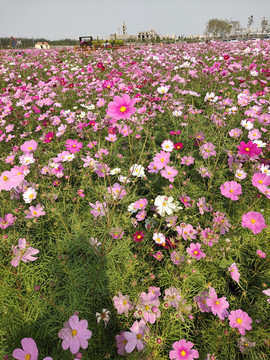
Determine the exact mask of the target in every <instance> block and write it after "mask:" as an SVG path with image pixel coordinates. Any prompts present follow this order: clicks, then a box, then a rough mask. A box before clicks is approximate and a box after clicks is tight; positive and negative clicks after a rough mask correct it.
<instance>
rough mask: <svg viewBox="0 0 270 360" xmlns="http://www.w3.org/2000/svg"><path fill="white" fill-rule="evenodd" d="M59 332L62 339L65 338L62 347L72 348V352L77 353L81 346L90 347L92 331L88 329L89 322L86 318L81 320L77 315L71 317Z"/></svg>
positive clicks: (65, 348)
mask: <svg viewBox="0 0 270 360" xmlns="http://www.w3.org/2000/svg"><path fill="white" fill-rule="evenodd" d="M64 325H65V327H64V328H63V329H61V330H60V331H59V333H58V336H59V337H60V339H62V340H63V342H62V348H63V349H64V350H67V349H68V348H70V351H71V352H72V354H76V353H77V352H78V351H79V349H80V347H81V348H83V349H86V348H87V347H88V341H87V340H88V339H90V338H91V336H92V332H91V331H90V330H88V329H87V327H88V322H87V321H86V320H81V321H79V318H78V316H77V315H73V316H71V317H70V319H69V321H68V323H65V324H64Z"/></svg>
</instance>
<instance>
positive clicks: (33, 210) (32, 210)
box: [25, 204, 45, 219]
mask: <svg viewBox="0 0 270 360" xmlns="http://www.w3.org/2000/svg"><path fill="white" fill-rule="evenodd" d="M42 215H45V211H44V210H43V206H41V205H40V204H38V205H37V206H36V207H35V206H30V207H29V211H28V213H27V214H26V216H25V218H26V219H33V218H38V217H40V216H42Z"/></svg>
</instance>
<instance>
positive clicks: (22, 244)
mask: <svg viewBox="0 0 270 360" xmlns="http://www.w3.org/2000/svg"><path fill="white" fill-rule="evenodd" d="M11 248H12V251H13V255H15V258H14V259H12V260H11V262H10V264H11V265H12V266H14V267H17V266H18V265H19V262H20V261H23V262H25V263H28V262H29V261H35V260H37V258H36V257H34V256H32V255H36V254H38V253H39V250H37V249H34V248H32V247H31V246H30V247H28V246H27V244H26V240H25V239H24V238H23V239H22V238H20V239H19V241H18V246H13V245H12V247H11ZM18 248H19V249H18Z"/></svg>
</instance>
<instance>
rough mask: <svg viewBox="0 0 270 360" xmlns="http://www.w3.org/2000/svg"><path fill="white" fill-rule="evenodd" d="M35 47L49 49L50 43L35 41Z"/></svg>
mask: <svg viewBox="0 0 270 360" xmlns="http://www.w3.org/2000/svg"><path fill="white" fill-rule="evenodd" d="M35 49H50V45H49V44H48V43H47V42H44V43H42V42H37V43H36V44H35Z"/></svg>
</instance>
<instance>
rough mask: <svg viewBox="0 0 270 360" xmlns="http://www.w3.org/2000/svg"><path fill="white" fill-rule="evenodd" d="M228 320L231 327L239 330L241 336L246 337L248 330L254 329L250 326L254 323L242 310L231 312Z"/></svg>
mask: <svg viewBox="0 0 270 360" xmlns="http://www.w3.org/2000/svg"><path fill="white" fill-rule="evenodd" d="M228 319H229V321H230V327H232V328H237V329H238V330H239V332H240V334H241V335H245V334H246V330H251V329H252V326H251V325H250V324H251V323H252V319H251V317H249V316H248V314H247V313H246V312H245V311H243V310H241V309H238V310H235V311H231V313H230V315H229V318H228Z"/></svg>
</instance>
